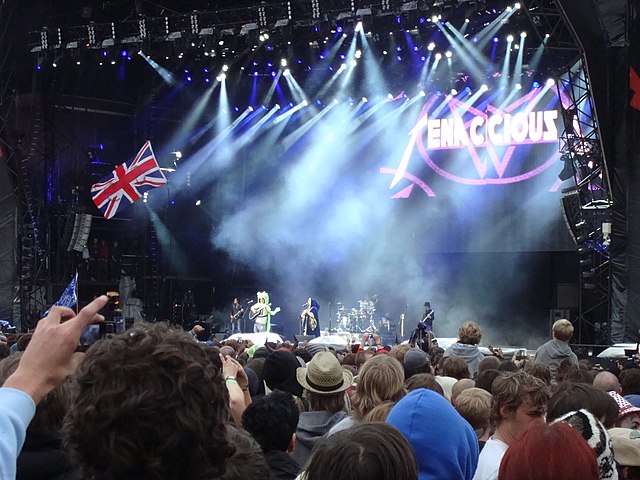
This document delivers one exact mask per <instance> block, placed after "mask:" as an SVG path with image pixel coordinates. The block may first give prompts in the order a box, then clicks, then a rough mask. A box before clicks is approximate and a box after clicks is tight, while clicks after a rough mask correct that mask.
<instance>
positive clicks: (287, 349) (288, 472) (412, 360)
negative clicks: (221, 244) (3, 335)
mask: <svg viewBox="0 0 640 480" xmlns="http://www.w3.org/2000/svg"><path fill="white" fill-rule="evenodd" d="M572 332H573V326H572V325H571V323H570V322H568V321H566V320H561V321H558V322H556V323H555V324H554V325H553V330H552V338H551V340H550V342H548V343H547V344H545V345H542V346H541V347H540V348H539V349H538V351H536V353H535V355H530V356H529V357H528V358H525V359H519V360H516V359H515V356H514V358H511V359H509V358H504V356H503V355H501V353H502V352H500V351H497V352H495V353H497V355H488V356H484V355H482V356H480V357H479V356H478V354H477V352H478V351H479V350H478V344H479V342H480V341H481V339H482V332H481V329H480V327H479V325H478V324H476V323H474V322H465V323H463V324H462V325H461V326H460V329H459V338H458V343H457V344H454V345H452V346H450V347H449V348H447V349H446V350H445V349H442V348H440V347H438V346H434V345H431V346H429V347H428V348H418V347H412V346H410V345H395V346H393V347H387V348H381V349H373V348H370V349H367V348H362V345H361V346H357V345H356V346H354V347H353V348H347V349H345V350H344V351H336V350H334V349H332V348H328V347H325V346H323V345H322V344H315V343H312V344H308V345H302V344H300V345H294V344H290V343H283V344H270V343H267V344H265V345H251V344H250V343H240V342H237V341H232V340H230V341H227V342H224V343H218V344H217V345H213V346H212V345H207V344H203V343H200V342H197V341H195V340H194V339H193V338H192V337H191V336H189V335H187V334H186V333H185V332H182V331H177V330H172V329H171V328H168V327H167V326H164V325H160V324H144V323H141V324H138V325H136V326H134V327H133V328H132V329H130V330H127V331H126V332H124V333H122V334H118V335H115V336H114V337H113V338H109V339H104V340H101V341H99V342H97V343H95V344H94V345H93V346H91V347H90V348H89V349H88V350H87V351H86V352H85V353H81V354H78V359H77V369H76V371H75V373H74V374H73V375H72V376H70V377H68V378H67V379H66V380H65V381H64V382H63V383H61V384H60V385H59V386H58V387H57V388H55V389H53V390H52V391H51V392H50V393H49V394H47V395H46V397H44V399H43V400H42V401H41V402H40V403H39V405H38V407H37V413H36V416H35V418H34V420H33V421H32V422H31V424H30V427H29V431H28V433H27V441H26V443H25V448H24V449H23V452H22V453H21V455H20V457H19V458H18V478H21V475H22V478H37V477H35V476H27V472H28V470H29V469H33V468H34V467H33V466H34V465H35V466H36V467H35V470H38V468H39V467H40V466H41V465H40V464H41V463H46V461H47V460H46V457H44V456H41V457H39V456H38V455H37V450H33V449H31V445H30V442H29V439H30V438H35V437H36V436H38V435H42V434H43V433H46V434H54V436H55V438H57V439H58V441H57V443H55V445H54V447H55V449H56V451H57V452H58V453H59V454H60V455H61V456H62V458H64V462H63V464H62V465H63V467H64V469H66V470H68V471H73V472H78V474H80V475H81V476H84V478H93V479H97V480H111V479H120V478H136V479H158V478H162V479H173V478H175V479H178V478H193V479H205V478H207V479H209V478H211V479H240V478H252V479H261V478H264V479H269V478H278V479H280V478H290V479H295V478H300V479H301V480H315V479H320V478H323V479H324V478H331V479H337V480H341V479H345V480H347V479H353V478H362V479H364V478H366V479H380V480H383V479H412V478H413V479H417V478H420V479H421V480H422V479H436V478H460V479H469V480H470V479H472V478H477V479H479V480H482V479H483V478H500V479H509V478H524V479H541V480H542V479H551V478H563V479H574V478H575V479H591V478H593V479H597V478H620V479H631V480H633V479H640V408H639V407H638V405H640V402H638V400H639V399H640V368H637V367H635V366H634V365H627V367H630V368H624V369H623V370H620V369H618V368H617V367H615V366H612V368H610V369H609V370H597V369H594V368H593V367H592V366H591V365H590V364H589V363H588V362H578V361H577V358H575V356H572V355H571V354H570V349H569V350H567V351H565V350H563V348H564V347H563V345H566V346H567V347H568V342H569V341H570V339H571V334H572ZM551 342H555V343H551ZM558 342H559V343H558ZM27 344H28V339H27V340H23V341H22V344H21V345H19V346H17V347H16V348H15V350H24V349H25V348H27ZM7 347H8V346H7ZM550 349H555V350H553V351H554V352H555V351H556V350H558V351H560V352H565V354H566V355H565V356H564V357H562V358H560V357H553V358H552V359H551V360H549V358H551V356H552V355H550V353H549V352H550V351H551V350H550ZM460 352H462V353H460ZM21 355H22V354H21V352H20V351H18V352H16V353H15V354H11V355H9V354H7V355H6V358H4V360H2V361H0V383H3V382H4V381H5V380H6V379H7V378H8V377H9V376H10V375H11V374H12V372H13V371H15V369H16V366H17V365H18V364H19V362H20V358H21ZM229 369H231V370H229ZM229 372H233V375H231V374H229ZM496 445H499V448H500V449H501V450H500V453H499V455H496V454H495V451H496V450H495V448H496ZM34 452H35V453H34ZM487 452H493V453H487ZM541 459H544V461H541ZM567 459H571V461H570V462H569V461H567ZM491 462H493V463H491ZM41 467H42V468H41V469H42V470H46V468H45V465H42V466H41ZM487 472H490V473H489V474H488V473H487ZM56 473H58V472H56ZM42 478H46V477H42ZM80 478H82V477H80Z"/></svg>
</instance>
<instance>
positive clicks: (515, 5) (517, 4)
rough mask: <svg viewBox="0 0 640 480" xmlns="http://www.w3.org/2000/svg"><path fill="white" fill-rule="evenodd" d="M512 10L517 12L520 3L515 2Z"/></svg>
mask: <svg viewBox="0 0 640 480" xmlns="http://www.w3.org/2000/svg"><path fill="white" fill-rule="evenodd" d="M513 8H515V9H516V10H518V9H519V8H520V2H516V3H515V4H514V5H513Z"/></svg>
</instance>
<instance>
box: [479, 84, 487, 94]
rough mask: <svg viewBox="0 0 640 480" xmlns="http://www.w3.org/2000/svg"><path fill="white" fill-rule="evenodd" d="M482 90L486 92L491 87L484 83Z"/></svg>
mask: <svg viewBox="0 0 640 480" xmlns="http://www.w3.org/2000/svg"><path fill="white" fill-rule="evenodd" d="M480 90H481V91H483V92H486V91H487V90H489V87H487V85H486V84H484V83H483V84H482V86H481V87H480Z"/></svg>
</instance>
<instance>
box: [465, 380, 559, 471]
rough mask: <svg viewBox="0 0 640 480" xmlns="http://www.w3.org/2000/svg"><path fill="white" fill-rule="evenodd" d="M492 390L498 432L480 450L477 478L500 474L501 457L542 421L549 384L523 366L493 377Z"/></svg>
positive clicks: (492, 403)
mask: <svg viewBox="0 0 640 480" xmlns="http://www.w3.org/2000/svg"><path fill="white" fill-rule="evenodd" d="M492 390H493V393H492V397H491V420H492V424H493V425H494V426H495V432H494V434H493V435H492V436H491V437H490V438H489V440H487V443H486V444H485V446H484V448H483V449H482V452H480V458H479V460H478V470H477V471H476V474H475V476H474V477H473V478H474V480H490V479H495V478H497V477H498V470H499V468H500V461H501V460H502V457H503V456H504V454H505V452H506V451H507V449H508V448H509V446H510V445H511V444H512V443H513V442H514V441H515V440H516V439H517V438H519V437H520V436H521V435H522V434H523V433H524V432H526V431H527V429H528V428H530V427H531V426H532V425H534V424H535V423H537V422H543V421H544V415H545V413H546V411H547V402H548V400H549V388H548V387H547V385H545V383H544V382H543V381H542V380H540V379H538V378H536V377H534V376H532V375H529V374H528V373H526V372H524V371H522V370H519V371H518V372H515V373H510V372H509V373H502V374H501V375H500V376H499V377H497V378H496V379H495V380H494V382H493V386H492Z"/></svg>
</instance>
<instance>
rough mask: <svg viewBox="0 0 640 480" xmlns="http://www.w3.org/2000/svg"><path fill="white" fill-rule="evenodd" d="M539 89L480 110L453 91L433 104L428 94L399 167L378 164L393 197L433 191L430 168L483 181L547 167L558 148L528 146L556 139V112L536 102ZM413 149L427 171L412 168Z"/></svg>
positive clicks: (520, 177) (456, 178) (505, 180)
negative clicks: (543, 151)
mask: <svg viewBox="0 0 640 480" xmlns="http://www.w3.org/2000/svg"><path fill="white" fill-rule="evenodd" d="M543 95H544V93H541V92H540V91H539V90H532V91H531V92H530V93H529V94H527V95H525V96H523V97H521V98H519V99H518V100H516V101H514V102H512V103H510V104H508V105H503V106H501V107H495V106H492V105H487V106H485V107H484V108H483V109H482V110H480V109H478V108H476V107H474V106H473V105H469V104H468V103H466V102H465V101H463V100H459V99H458V98H454V97H451V96H449V97H447V98H446V99H445V100H444V102H445V103H441V104H440V105H439V106H438V107H437V108H434V105H435V103H436V99H437V97H433V98H431V99H430V100H429V101H427V103H426V104H425V106H424V108H423V109H422V112H421V114H420V116H419V118H418V121H417V122H416V125H415V126H414V127H413V129H412V130H411V131H410V133H409V142H408V143H407V146H406V148H405V151H404V155H403V156H402V159H401V160H400V162H399V164H398V166H397V168H395V169H392V168H382V169H381V170H380V171H381V173H385V174H391V175H393V179H392V181H391V185H390V188H391V189H392V191H394V193H393V197H395V198H407V197H409V196H411V194H412V192H413V191H414V187H417V188H419V189H420V190H422V192H423V193H425V194H426V195H428V196H436V193H437V192H435V191H434V190H433V189H432V188H431V187H430V186H429V183H430V182H429V180H430V178H429V177H430V176H431V175H433V174H436V175H439V176H440V177H443V178H445V179H447V180H449V181H452V182H456V183H461V184H466V185H477V186H482V185H501V184H512V183H517V182H521V181H524V180H527V179H530V178H532V177H535V176H536V175H539V174H540V173H542V172H543V171H545V170H546V169H547V168H549V167H550V166H551V165H552V164H553V163H554V162H557V159H558V156H557V151H556V152H555V153H554V154H553V155H551V156H549V155H548V154H547V155H546V157H545V156H540V155H534V154H532V151H531V148H532V146H533V145H536V144H545V143H557V142H558V136H559V132H558V126H557V122H558V117H559V114H558V110H556V109H553V108H549V107H548V106H546V107H545V106H543V105H540V103H541V102H540V100H541V97H542V96H543ZM546 151H547V153H548V150H546ZM416 152H417V153H418V154H419V157H420V159H421V160H422V161H423V162H424V163H425V164H426V165H427V167H428V170H427V171H428V173H427V174H424V173H423V174H422V176H421V177H419V176H416V175H414V174H412V173H411V168H410V167H411V165H410V162H411V161H414V162H415V161H416V157H417V155H415V153H416ZM422 170H424V169H422ZM401 181H403V183H401ZM407 181H408V182H409V183H410V185H409V186H408V187H407V186H406V182H407ZM398 188H402V190H400V191H397V190H398Z"/></svg>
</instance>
